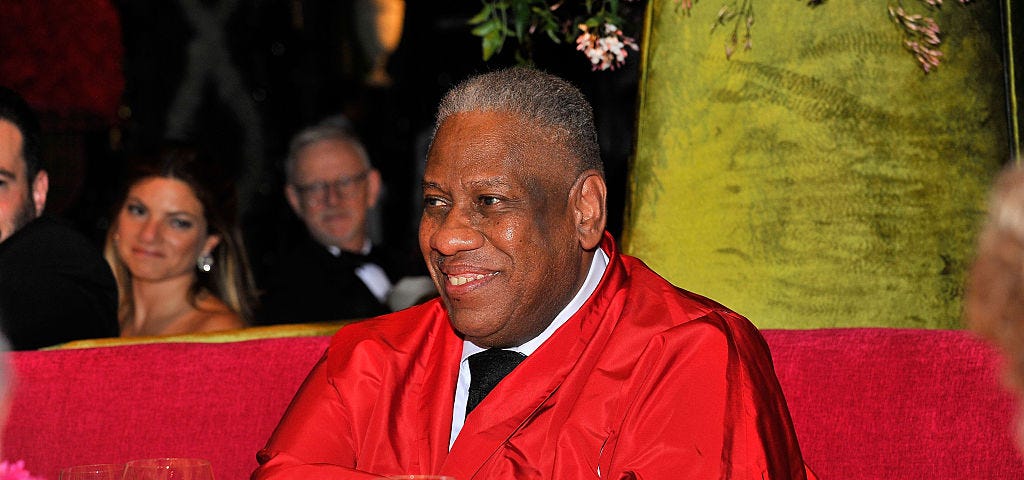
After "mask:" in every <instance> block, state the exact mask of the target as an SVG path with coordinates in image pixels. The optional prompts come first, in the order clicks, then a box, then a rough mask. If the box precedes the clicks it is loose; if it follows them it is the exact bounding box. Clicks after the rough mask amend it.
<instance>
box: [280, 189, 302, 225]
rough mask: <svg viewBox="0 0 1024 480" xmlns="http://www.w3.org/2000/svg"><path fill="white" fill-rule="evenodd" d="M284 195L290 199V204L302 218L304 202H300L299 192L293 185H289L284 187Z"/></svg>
mask: <svg viewBox="0 0 1024 480" xmlns="http://www.w3.org/2000/svg"><path fill="white" fill-rule="evenodd" d="M284 197H285V198H286V199H288V205H290V206H291V207H292V211H293V212H295V214H296V215H298V216H299V218H302V204H301V203H299V192H298V191H297V190H295V187H294V186H293V185H287V186H285V187H284Z"/></svg>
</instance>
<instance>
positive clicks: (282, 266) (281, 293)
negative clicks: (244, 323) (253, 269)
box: [255, 236, 396, 325]
mask: <svg viewBox="0 0 1024 480" xmlns="http://www.w3.org/2000/svg"><path fill="white" fill-rule="evenodd" d="M378 250H380V249H378V248H376V247H375V248H374V251H372V252H370V255H369V261H372V262H373V263H375V264H377V265H378V266H380V267H381V268H382V269H384V272H385V273H387V274H388V277H389V278H390V279H391V281H392V283H393V282H395V280H396V278H395V276H394V275H395V273H394V268H392V266H391V265H390V262H389V261H387V260H385V259H382V258H380V255H377V253H378ZM366 261H367V258H365V257H364V256H362V255H354V254H351V253H348V252H344V251H343V252H341V255H340V256H338V257H335V256H334V255H331V252H329V251H328V250H327V248H326V247H324V246H323V245H320V244H319V243H317V242H316V241H315V240H313V239H312V238H310V237H308V236H306V237H305V238H303V240H302V241H301V242H300V243H299V244H298V245H296V246H295V248H293V249H292V250H290V251H289V252H288V253H287V254H285V255H284V256H282V257H281V258H280V261H279V263H278V267H277V268H276V269H274V271H272V272H270V273H269V275H268V277H267V278H266V279H265V282H264V283H265V284H266V289H265V293H264V295H263V296H262V298H261V302H260V303H261V305H262V307H261V309H260V314H259V315H257V316H256V322H255V323H256V324H258V325H271V324H281V323H306V322H327V321H333V320H348V319H362V318H369V317H375V316H377V315H383V314H385V313H389V312H390V311H391V310H390V309H389V308H388V306H387V305H385V304H384V303H381V302H380V301H379V300H377V297H375V296H374V295H373V293H371V292H370V289H369V288H367V287H366V284H364V283H363V281H362V280H360V279H359V277H358V276H356V273H355V271H356V268H359V266H360V265H362V264H363V263H364V262H366Z"/></svg>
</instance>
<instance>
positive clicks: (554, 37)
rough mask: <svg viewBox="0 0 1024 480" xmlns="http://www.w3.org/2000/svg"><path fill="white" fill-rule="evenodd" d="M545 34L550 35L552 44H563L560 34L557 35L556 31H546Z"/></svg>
mask: <svg viewBox="0 0 1024 480" xmlns="http://www.w3.org/2000/svg"><path fill="white" fill-rule="evenodd" d="M544 33H547V34H548V38H550V39H551V41H552V42H555V43H562V39H561V38H558V34H557V33H555V31H554V30H551V29H545V30H544Z"/></svg>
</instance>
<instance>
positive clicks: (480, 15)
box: [466, 2, 492, 25]
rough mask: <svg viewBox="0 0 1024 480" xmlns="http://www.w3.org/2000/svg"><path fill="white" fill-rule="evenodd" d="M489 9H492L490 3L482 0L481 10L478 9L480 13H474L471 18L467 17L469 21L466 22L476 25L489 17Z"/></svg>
mask: <svg viewBox="0 0 1024 480" xmlns="http://www.w3.org/2000/svg"><path fill="white" fill-rule="evenodd" d="M491 10H492V7H491V4H490V3H487V2H484V8H483V10H480V13H478V14H476V15H474V16H473V18H471V19H469V21H467V22H466V23H468V24H470V25H476V24H478V23H483V22H484V21H486V20H487V19H488V18H490V16H491Z"/></svg>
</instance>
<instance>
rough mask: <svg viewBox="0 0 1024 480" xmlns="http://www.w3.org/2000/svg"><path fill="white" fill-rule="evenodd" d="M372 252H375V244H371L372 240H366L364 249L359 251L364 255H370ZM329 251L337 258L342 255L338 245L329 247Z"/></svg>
mask: <svg viewBox="0 0 1024 480" xmlns="http://www.w3.org/2000/svg"><path fill="white" fill-rule="evenodd" d="M370 250H373V244H372V243H370V239H369V238H367V239H366V240H363V248H360V249H359V253H361V254H363V255H369V253H370ZM327 251H328V252H331V255H333V256H335V257H337V256H338V255H341V247H339V246H337V245H328V246H327Z"/></svg>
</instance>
